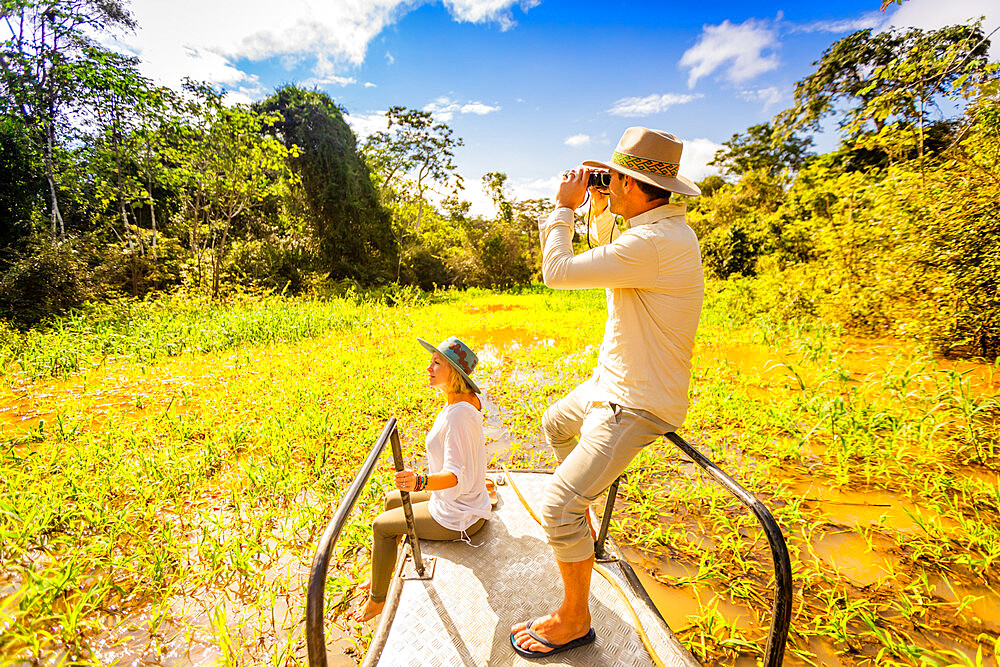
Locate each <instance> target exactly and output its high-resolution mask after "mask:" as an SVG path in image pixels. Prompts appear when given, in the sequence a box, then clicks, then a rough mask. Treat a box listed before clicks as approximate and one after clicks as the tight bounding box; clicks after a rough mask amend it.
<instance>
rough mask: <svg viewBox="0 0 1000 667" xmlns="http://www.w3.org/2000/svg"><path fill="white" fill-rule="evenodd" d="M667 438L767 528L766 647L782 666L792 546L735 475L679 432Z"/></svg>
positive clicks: (768, 660) (768, 658)
mask: <svg viewBox="0 0 1000 667" xmlns="http://www.w3.org/2000/svg"><path fill="white" fill-rule="evenodd" d="M666 436H667V439H668V440H670V441H671V442H672V443H674V444H675V445H677V447H679V448H680V450H681V451H682V452H684V453H685V454H687V455H688V456H689V457H690V458H691V460H692V461H694V462H695V463H697V464H698V465H699V466H701V468H702V469H704V470H705V471H706V472H707V473H708V474H709V475H711V476H712V478H713V479H715V481H716V482H718V483H719V484H721V485H722V486H723V488H725V489H726V490H727V491H729V492H730V493H731V494H732V495H734V496H735V497H736V499H737V500H739V501H740V502H741V503H743V504H744V505H746V507H747V509H749V510H750V512H751V513H753V515H754V516H755V517H757V520H758V521H759V522H760V524H761V526H762V527H763V528H764V534H765V535H766V536H767V542H768V544H769V545H770V547H771V558H772V559H773V561H774V606H773V608H772V611H771V629H770V632H769V633H768V635H767V645H766V646H765V648H764V662H763V665H764V667H780V665H781V662H782V660H783V659H784V656H785V642H786V641H787V640H788V626H789V624H790V623H791V620H792V565H791V562H790V561H789V558H788V546H787V545H786V544H785V537H784V535H782V534H781V528H780V527H779V526H778V522H777V521H775V520H774V517H773V516H772V515H771V512H770V511H769V510H768V509H767V508H766V507H764V504H763V503H762V502H760V501H759V500H757V498H756V497H755V496H754V495H753V494H752V493H750V492H749V491H747V490H746V489H744V488H743V487H742V486H740V485H739V483H737V482H736V480H734V479H733V478H732V477H730V476H729V475H727V474H726V473H724V472H723V471H722V470H721V469H720V468H719V466H717V465H715V464H714V463H712V462H711V461H710V460H709V459H708V458H707V457H706V456H705V455H704V454H702V453H701V452H699V451H698V450H697V449H695V448H694V447H692V446H691V445H689V444H688V443H687V442H686V441H685V440H684V438H682V437H680V436H679V435H677V434H676V433H673V432H671V433H667V434H666Z"/></svg>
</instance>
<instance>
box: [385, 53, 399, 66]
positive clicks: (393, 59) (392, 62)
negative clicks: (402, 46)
mask: <svg viewBox="0 0 1000 667" xmlns="http://www.w3.org/2000/svg"><path fill="white" fill-rule="evenodd" d="M385 62H386V63H387V64H389V65H395V64H396V57H395V56H394V55H392V54H391V53H389V52H388V51H386V52H385Z"/></svg>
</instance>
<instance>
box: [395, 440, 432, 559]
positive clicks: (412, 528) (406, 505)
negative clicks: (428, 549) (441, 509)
mask: <svg viewBox="0 0 1000 667" xmlns="http://www.w3.org/2000/svg"><path fill="white" fill-rule="evenodd" d="M389 442H390V443H391V444H392V462H393V465H395V466H396V472H401V471H402V470H403V448H402V446H401V445H400V444H399V431H398V430H397V429H393V430H392V434H391V435H390V436H389ZM399 496H400V498H401V499H402V500H403V516H404V517H405V518H406V535H407V537H409V538H410V550H411V552H412V553H413V567H414V568H415V569H416V570H417V574H418V575H419V576H421V577H422V576H424V561H423V559H422V558H421V557H420V540H419V539H418V538H417V527H416V525H414V523H413V505H412V504H411V503H410V493H409V492H408V491H400V492H399Z"/></svg>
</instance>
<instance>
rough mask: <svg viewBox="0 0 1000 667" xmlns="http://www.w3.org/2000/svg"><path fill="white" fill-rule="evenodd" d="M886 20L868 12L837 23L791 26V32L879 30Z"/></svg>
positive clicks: (825, 22)
mask: <svg viewBox="0 0 1000 667" xmlns="http://www.w3.org/2000/svg"><path fill="white" fill-rule="evenodd" d="M884 20H885V17H884V16H883V15H882V14H881V13H880V12H866V13H864V14H862V15H861V16H858V17H855V18H848V19H840V20H836V21H814V22H812V23H806V24H804V25H791V26H789V28H788V31H789V32H832V33H835V34H837V33H844V32H854V31H855V30H863V29H865V28H877V27H878V26H880V25H881V24H882V23H883V22H884ZM786 25H787V24H786Z"/></svg>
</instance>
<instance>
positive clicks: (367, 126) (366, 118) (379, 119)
mask: <svg viewBox="0 0 1000 667" xmlns="http://www.w3.org/2000/svg"><path fill="white" fill-rule="evenodd" d="M344 120H346V121H347V124H348V125H350V126H351V129H352V130H354V136H356V137H357V138H358V143H361V142H363V141H364V140H365V139H367V138H368V137H370V136H371V135H373V134H375V133H376V132H382V131H385V130H388V129H389V120H388V119H387V118H386V117H385V112H384V111H376V112H374V113H369V114H344Z"/></svg>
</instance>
